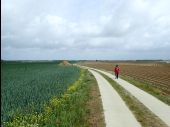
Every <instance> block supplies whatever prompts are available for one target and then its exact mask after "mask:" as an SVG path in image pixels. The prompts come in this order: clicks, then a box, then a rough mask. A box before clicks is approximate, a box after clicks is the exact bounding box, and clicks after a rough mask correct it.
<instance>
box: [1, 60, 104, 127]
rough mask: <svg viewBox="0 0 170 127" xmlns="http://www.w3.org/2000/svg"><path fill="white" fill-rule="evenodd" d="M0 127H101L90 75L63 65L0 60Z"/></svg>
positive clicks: (96, 90)
mask: <svg viewBox="0 0 170 127" xmlns="http://www.w3.org/2000/svg"><path fill="white" fill-rule="evenodd" d="M1 68H2V70H1V79H2V80H1V84H2V88H1V103H2V104H1V126H3V127H19V126H24V127H43V126H45V127H46V126H50V127H51V126H54V127H67V126H81V127H87V126H94V125H95V126H96V125H97V126H99V127H104V126H105V123H104V118H103V114H102V112H103V109H102V102H101V98H100V96H99V94H100V93H99V89H98V85H97V83H96V80H95V78H94V77H93V75H92V74H90V73H89V72H87V71H86V70H84V69H80V68H78V67H76V66H72V64H70V63H69V62H67V61H63V62H61V61H60V62H57V61H53V62H21V61H20V62H2V61H1Z"/></svg>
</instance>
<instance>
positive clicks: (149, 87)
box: [121, 76, 170, 105]
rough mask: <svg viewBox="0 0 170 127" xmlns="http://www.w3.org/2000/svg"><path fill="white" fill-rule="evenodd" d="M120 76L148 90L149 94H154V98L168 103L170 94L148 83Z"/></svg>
mask: <svg viewBox="0 0 170 127" xmlns="http://www.w3.org/2000/svg"><path fill="white" fill-rule="evenodd" d="M121 78H122V79H124V80H126V81H128V82H129V83H131V84H133V85H135V86H137V87H138V88H140V89H142V90H144V91H146V92H148V93H149V94H151V95H153V96H155V97H156V98H158V99H159V100H161V101H163V102H164V103H166V104H168V105H170V95H167V94H165V93H164V92H163V91H162V90H160V89H159V88H156V87H154V86H153V85H150V84H148V83H141V82H139V81H137V80H135V79H133V78H130V77H127V76H121Z"/></svg>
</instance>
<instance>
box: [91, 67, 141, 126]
mask: <svg viewBox="0 0 170 127" xmlns="http://www.w3.org/2000/svg"><path fill="white" fill-rule="evenodd" d="M89 71H90V72H91V73H92V74H93V75H94V76H95V78H96V80H97V83H98V85H99V90H100V94H101V98H102V103H103V109H104V116H105V123H106V127H141V125H140V124H139V123H138V122H137V120H136V119H135V117H134V116H133V114H132V112H131V111H130V110H129V109H128V107H127V106H126V104H125V103H124V101H123V100H122V99H121V97H120V96H119V94H118V93H117V92H116V91H115V90H114V89H113V87H112V86H111V84H110V83H109V82H108V81H106V79H104V78H103V77H102V76H101V75H100V74H99V73H98V72H96V71H93V70H89Z"/></svg>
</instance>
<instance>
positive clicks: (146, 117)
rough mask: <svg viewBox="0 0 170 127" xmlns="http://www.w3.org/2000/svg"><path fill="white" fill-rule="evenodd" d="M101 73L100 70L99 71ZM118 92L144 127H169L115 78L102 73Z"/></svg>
mask: <svg viewBox="0 0 170 127" xmlns="http://www.w3.org/2000/svg"><path fill="white" fill-rule="evenodd" d="M99 73H100V72H99ZM100 74H101V75H102V76H103V77H104V78H105V79H106V80H107V81H108V82H109V83H110V84H111V85H112V86H113V88H114V89H115V90H116V91H117V92H118V94H119V95H120V96H121V98H122V99H123V100H124V101H125V103H126V104H127V106H128V107H129V109H130V110H131V111H132V112H133V113H134V115H135V117H136V118H137V120H138V121H139V122H140V123H141V125H142V127H167V126H166V125H165V124H164V122H163V121H162V120H160V119H159V118H158V117H157V116H155V115H154V114H153V113H152V112H151V111H150V110H149V109H148V108H147V107H145V106H144V105H143V104H142V103H141V102H140V101H138V100H137V99H136V98H135V97H134V96H132V95H131V94H130V93H129V92H128V91H127V90H125V89H124V88H123V87H121V86H120V85H119V84H117V83H116V82H115V81H114V80H113V79H111V78H109V77H108V76H106V75H104V74H102V73H100Z"/></svg>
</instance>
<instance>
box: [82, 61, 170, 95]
mask: <svg viewBox="0 0 170 127" xmlns="http://www.w3.org/2000/svg"><path fill="white" fill-rule="evenodd" d="M80 64H81V65H85V66H89V67H94V68H98V69H104V70H107V71H112V70H113V68H114V66H115V65H116V64H118V65H119V66H120V68H121V75H123V76H127V77H131V78H134V79H137V80H139V81H141V82H144V83H149V84H151V85H153V86H154V87H157V88H159V89H161V90H162V91H163V92H164V94H167V95H168V96H169V95H170V64H166V63H157V62H135V61H133V62H132V61H130V62H123V61H85V62H81V63H80Z"/></svg>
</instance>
